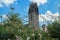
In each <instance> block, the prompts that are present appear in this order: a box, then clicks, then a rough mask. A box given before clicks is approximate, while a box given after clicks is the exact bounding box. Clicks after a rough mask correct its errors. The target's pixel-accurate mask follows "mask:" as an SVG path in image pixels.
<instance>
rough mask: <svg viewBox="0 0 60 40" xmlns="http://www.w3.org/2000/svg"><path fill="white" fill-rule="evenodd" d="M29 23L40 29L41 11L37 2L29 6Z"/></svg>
mask: <svg viewBox="0 0 60 40" xmlns="http://www.w3.org/2000/svg"><path fill="white" fill-rule="evenodd" d="M28 16H29V24H30V26H31V27H33V29H35V30H38V29H39V18H38V17H39V12H38V7H37V4H36V3H33V2H32V3H31V4H30V7H29V13H28Z"/></svg>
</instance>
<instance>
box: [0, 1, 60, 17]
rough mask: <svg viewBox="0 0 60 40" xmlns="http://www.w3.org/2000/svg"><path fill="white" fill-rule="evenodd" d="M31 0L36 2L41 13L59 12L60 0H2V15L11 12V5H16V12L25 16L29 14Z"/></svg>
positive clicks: (0, 8)
mask: <svg viewBox="0 0 60 40" xmlns="http://www.w3.org/2000/svg"><path fill="white" fill-rule="evenodd" d="M30 2H36V3H37V4H38V8H39V14H44V15H45V13H46V12H47V11H48V12H49V13H52V14H55V13H57V8H58V6H59V5H60V0H0V15H2V14H7V13H8V12H10V7H14V8H15V10H14V12H17V13H20V15H21V16H22V17H23V18H25V16H27V15H28V8H29V5H30Z"/></svg>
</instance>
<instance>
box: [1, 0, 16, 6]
mask: <svg viewBox="0 0 60 40" xmlns="http://www.w3.org/2000/svg"><path fill="white" fill-rule="evenodd" d="M16 1H17V0H0V7H2V6H3V4H4V5H5V6H9V5H10V4H13V3H14V2H16Z"/></svg>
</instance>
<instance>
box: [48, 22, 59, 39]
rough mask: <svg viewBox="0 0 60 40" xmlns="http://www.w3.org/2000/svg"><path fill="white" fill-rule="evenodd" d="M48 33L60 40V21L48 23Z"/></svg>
mask: <svg viewBox="0 0 60 40" xmlns="http://www.w3.org/2000/svg"><path fill="white" fill-rule="evenodd" d="M48 33H49V34H50V36H51V38H58V39H59V40H60V24H59V23H58V22H53V23H52V24H49V25H48Z"/></svg>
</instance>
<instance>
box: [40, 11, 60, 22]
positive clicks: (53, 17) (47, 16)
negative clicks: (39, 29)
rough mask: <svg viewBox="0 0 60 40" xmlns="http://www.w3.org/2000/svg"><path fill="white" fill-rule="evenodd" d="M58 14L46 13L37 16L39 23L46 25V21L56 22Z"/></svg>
mask: <svg viewBox="0 0 60 40" xmlns="http://www.w3.org/2000/svg"><path fill="white" fill-rule="evenodd" d="M58 16H59V15H58V12H57V13H52V12H51V11H47V12H46V13H45V14H40V15H39V22H43V23H46V22H47V21H49V22H53V21H55V20H58Z"/></svg>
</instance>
